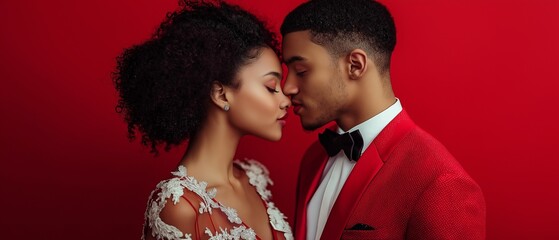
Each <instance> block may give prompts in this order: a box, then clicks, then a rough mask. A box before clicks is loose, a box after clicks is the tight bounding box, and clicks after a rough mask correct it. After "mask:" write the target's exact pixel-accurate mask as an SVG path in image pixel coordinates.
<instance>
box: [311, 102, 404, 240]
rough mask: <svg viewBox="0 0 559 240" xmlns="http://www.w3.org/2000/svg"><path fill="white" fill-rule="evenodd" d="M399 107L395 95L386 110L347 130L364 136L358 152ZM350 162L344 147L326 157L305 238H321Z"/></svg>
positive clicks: (369, 142) (388, 121) (312, 200)
mask: <svg viewBox="0 0 559 240" xmlns="http://www.w3.org/2000/svg"><path fill="white" fill-rule="evenodd" d="M401 111H402V105H401V104H400V100H398V99H396V102H395V103H394V104H392V106H390V107H389V108H387V109H386V110H384V111H382V112H381V113H379V114H377V115H376V116H374V117H372V118H369V119H368V120H366V121H364V122H362V123H360V124H359V125H357V126H355V127H353V128H351V129H350V130H349V131H347V132H352V131H355V130H359V132H360V133H361V136H362V137H363V149H362V150H361V153H363V152H365V150H366V149H367V147H369V145H371V143H372V142H373V140H374V139H375V138H376V137H377V135H378V134H379V133H380V132H381V131H382V129H384V127H386V125H388V123H390V121H392V119H394V118H395V117H396V115H398V114H399V113H400V112H401ZM338 133H339V134H343V133H345V132H344V131H343V130H342V129H341V128H339V127H338ZM353 166H355V162H354V161H350V160H349V159H348V158H347V157H346V155H345V154H344V151H343V150H341V151H340V152H338V154H337V155H335V156H332V157H330V158H329V159H328V162H327V163H326V167H325V168H324V172H323V173H322V179H321V180H320V185H319V186H318V189H317V190H316V192H315V193H314V195H313V197H312V198H311V200H310V202H309V205H308V207H307V239H308V240H313V239H315V240H319V239H320V236H321V235H322V230H324V226H325V225H326V221H327V220H328V215H330V211H331V210H332V206H333V205H334V202H335V201H336V199H337V198H338V194H340V191H341V190H342V187H343V186H344V183H345V181H346V180H347V177H348V176H349V174H350V173H351V170H352V169H353Z"/></svg>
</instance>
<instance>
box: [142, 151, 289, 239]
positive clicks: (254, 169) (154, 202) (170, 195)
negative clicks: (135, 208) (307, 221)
mask: <svg viewBox="0 0 559 240" xmlns="http://www.w3.org/2000/svg"><path fill="white" fill-rule="evenodd" d="M235 164H236V165H238V166H240V167H241V168H242V169H243V170H244V171H245V172H246V175H247V176H248V179H249V183H250V185H252V186H254V187H255V188H256V191H257V192H258V194H259V195H260V197H261V198H262V201H263V203H264V205H265V206H266V208H267V213H268V217H269V221H270V226H271V227H272V229H273V237H274V239H288V240H290V239H293V235H292V233H291V228H290V226H289V224H288V223H287V221H286V217H285V216H284V215H283V213H282V212H280V211H279V209H278V208H276V207H275V206H274V203H273V202H271V199H270V198H271V196H272V194H271V192H270V191H269V190H268V189H267V187H268V185H272V184H273V182H272V180H270V178H269V176H268V175H269V172H268V170H267V169H266V167H264V166H263V165H262V164H260V163H259V162H258V161H255V160H244V161H238V160H236V161H235ZM172 174H173V176H174V177H173V178H171V179H168V180H164V181H161V182H160V183H159V184H157V187H156V188H155V190H153V191H152V193H151V195H150V197H149V200H148V204H147V209H146V213H145V223H144V224H145V225H144V233H143V235H142V240H144V239H145V237H146V236H147V234H151V235H152V236H153V237H155V238H156V239H165V240H171V239H200V238H202V239H211V240H214V239H215V240H217V239H259V238H258V237H257V236H256V233H255V232H254V230H252V229H251V228H249V227H248V226H247V225H246V224H244V223H243V221H242V220H241V219H240V218H239V216H238V215H237V211H236V210H235V209H233V208H230V207H227V206H224V205H223V204H221V203H220V202H218V201H216V200H215V195H216V193H217V190H216V189H215V188H212V189H210V190H206V187H207V183H206V182H203V181H197V180H196V179H194V178H193V177H192V176H188V174H187V170H186V168H185V167H184V166H179V168H178V170H177V171H176V172H173V173H172ZM185 194H191V195H193V196H195V197H196V198H195V199H197V200H199V201H200V203H199V205H198V206H197V207H198V212H199V217H198V215H197V218H196V219H197V222H196V224H197V225H196V226H198V219H199V218H200V219H202V217H205V218H206V219H209V220H210V221H208V222H211V225H214V222H216V221H215V220H212V215H222V216H223V215H224V218H226V219H227V220H226V221H227V223H226V224H223V225H225V226H222V225H221V224H219V227H216V226H213V227H212V228H213V231H212V230H211V229H210V228H209V227H207V226H206V227H205V229H204V236H201V234H200V233H183V232H181V231H180V230H179V229H178V228H176V227H175V226H172V225H169V224H166V223H165V222H163V220H162V219H161V218H160V216H159V214H160V213H161V210H162V209H163V208H164V207H165V204H166V203H167V201H169V200H171V201H173V203H174V204H177V203H178V202H179V199H180V198H181V197H183V198H184V195H185ZM184 199H186V198H184ZM189 202H190V201H189ZM191 206H192V207H193V208H194V205H192V204H191ZM214 218H215V216H214ZM202 225H204V224H202ZM208 225H209V224H208ZM211 225H210V226H211Z"/></svg>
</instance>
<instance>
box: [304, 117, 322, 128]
mask: <svg viewBox="0 0 559 240" xmlns="http://www.w3.org/2000/svg"><path fill="white" fill-rule="evenodd" d="M323 125H324V124H318V123H312V122H305V121H303V118H301V126H302V127H303V129H304V130H306V131H314V130H316V129H318V128H320V127H322V126H323Z"/></svg>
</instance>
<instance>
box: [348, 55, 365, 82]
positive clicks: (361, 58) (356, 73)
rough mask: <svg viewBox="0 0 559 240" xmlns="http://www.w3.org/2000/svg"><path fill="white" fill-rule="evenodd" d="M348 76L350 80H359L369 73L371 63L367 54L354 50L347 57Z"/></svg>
mask: <svg viewBox="0 0 559 240" xmlns="http://www.w3.org/2000/svg"><path fill="white" fill-rule="evenodd" d="M347 59H348V67H349V69H348V74H349V78H350V79H354V80H355V79H359V78H361V77H362V76H363V74H365V72H366V71H367V67H368V64H369V61H368V59H367V53H366V52H365V51H363V50H361V49H353V50H352V51H351V52H350V53H349V54H348V56H347Z"/></svg>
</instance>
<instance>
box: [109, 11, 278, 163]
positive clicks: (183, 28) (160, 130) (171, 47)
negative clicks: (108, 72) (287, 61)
mask: <svg viewBox="0 0 559 240" xmlns="http://www.w3.org/2000/svg"><path fill="white" fill-rule="evenodd" d="M265 47H270V48H272V49H273V50H274V51H275V52H276V53H279V51H278V41H277V38H276V36H275V34H273V33H272V32H270V31H269V30H268V29H267V28H266V25H265V24H264V23H263V22H261V21H260V20H258V19H257V18H256V17H255V16H254V15H252V14H250V13H248V12H247V11H245V10H243V9H241V8H239V7H238V6H233V5H230V4H227V3H224V2H222V1H211V2H209V1H184V4H182V7H181V9H180V10H178V11H175V12H172V13H168V14H167V17H166V19H165V20H164V21H163V23H161V25H160V26H159V28H158V29H157V31H156V32H155V33H154V34H153V36H152V37H151V39H149V40H147V41H146V42H144V43H142V44H140V45H135V46H132V47H131V48H128V49H125V50H124V52H123V53H122V55H120V56H119V57H118V58H117V66H116V70H115V72H114V74H113V82H114V85H115V88H116V90H117V92H118V94H119V100H118V104H117V106H116V111H117V112H119V113H122V114H123V115H124V119H125V121H126V122H127V123H128V135H129V138H130V139H131V140H133V139H135V136H136V132H138V133H140V134H141V136H142V138H141V142H142V144H144V145H146V146H150V147H151V150H152V152H153V153H155V154H157V152H158V151H157V149H156V147H157V146H158V145H160V144H164V145H165V150H169V149H170V147H171V146H174V145H175V146H176V145H178V144H180V143H182V142H183V141H185V140H186V139H189V138H190V137H192V136H193V135H194V134H196V132H197V129H199V127H200V125H201V123H202V122H203V121H204V119H205V118H206V115H207V106H208V103H209V102H210V91H211V86H212V83H214V82H219V83H221V84H223V85H225V86H233V87H236V86H237V83H236V82H235V76H236V73H237V72H238V70H239V68H240V67H242V66H243V65H246V64H247V63H249V61H250V60H251V59H254V58H256V57H257V56H258V55H259V54H260V50H261V49H262V48H265Z"/></svg>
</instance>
